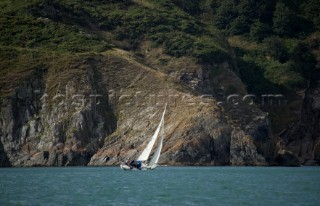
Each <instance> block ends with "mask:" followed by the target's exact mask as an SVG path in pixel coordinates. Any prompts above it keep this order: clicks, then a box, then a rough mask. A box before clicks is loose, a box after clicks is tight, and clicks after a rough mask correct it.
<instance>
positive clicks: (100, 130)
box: [0, 50, 270, 166]
mask: <svg viewBox="0 0 320 206" xmlns="http://www.w3.org/2000/svg"><path fill="white" fill-rule="evenodd" d="M70 61H71V63H70V64H77V65H79V66H76V67H70V68H69V69H68V73H64V74H60V73H57V72H56V71H55V70H54V69H53V68H49V69H48V71H47V73H44V74H41V75H38V76H37V75H36V76H33V77H31V78H29V79H26V81H25V83H24V84H23V85H20V86H19V87H17V88H16V90H15V91H16V93H15V94H14V95H12V96H11V97H10V98H8V99H6V100H5V101H4V102H3V104H2V107H1V121H0V122H1V134H2V135H1V142H2V144H3V148H4V149H3V152H2V153H1V154H5V155H7V157H8V159H9V162H11V164H12V165H13V166H75V165H87V164H89V165H115V164H119V162H121V161H123V160H125V159H127V158H136V157H137V156H138V155H139V153H140V152H141V151H142V150H143V148H144V147H145V146H146V144H147V142H148V141H149V138H150V136H151V135H152V134H153V132H154V130H155V128H156V127H157V124H158V122H159V120H160V116H161V112H162V110H163V106H164V103H165V102H167V103H168V111H167V114H166V116H165V127H166V129H165V139H164V147H163V150H162V155H161V158H160V164H170V165H265V164H266V161H265V157H267V155H268V153H267V152H265V150H263V148H264V144H267V143H268V141H269V140H270V134H269V132H268V131H269V130H268V127H269V124H268V119H267V118H257V117H259V116H263V112H261V111H260V110H259V109H257V108H256V107H255V106H254V105H251V104H247V103H241V104H236V102H235V101H230V98H228V97H227V96H225V95H222V96H221V95H219V94H218V93H219V92H222V93H224V94H225V91H223V89H221V88H226V87H227V86H228V83H227V82H235V84H236V85H237V88H238V90H239V92H240V93H243V95H245V89H244V86H243V85H242V83H241V81H240V80H239V78H238V77H237V75H235V74H234V73H233V72H232V71H231V70H230V68H229V66H228V64H227V63H222V64H221V65H218V64H217V65H196V64H194V63H192V62H189V63H190V64H193V65H191V66H192V68H194V69H193V71H190V69H189V70H188V71H186V70H185V67H184V66H180V67H177V68H175V69H176V71H178V72H177V73H176V74H172V73H170V71H169V70H170V68H167V69H166V68H164V70H163V71H156V70H154V69H153V68H150V67H148V66H146V65H144V64H141V63H139V62H138V61H136V60H135V59H134V57H132V56H131V55H129V53H128V52H125V51H122V50H114V51H113V52H110V53H109V54H105V55H100V56H95V57H94V58H93V57H81V58H80V59H79V58H76V59H71V60H70ZM168 61H175V60H174V59H171V60H168ZM75 62H76V63H75ZM79 62H80V63H79ZM170 64H171V63H170V62H169V64H168V65H170ZM78 67H79V68H78ZM212 67H215V68H220V69H219V71H220V73H219V74H217V75H216V76H215V77H214V78H212V79H210V78H209V73H208V72H209V71H210V70H211V69H212ZM128 69H129V70H130V72H128ZM175 75H178V76H175ZM181 75H182V76H181ZM224 77H226V78H227V80H225V79H224ZM225 81H226V82H225ZM57 82H59V83H60V84H59V85H57V84H56V83H57ZM34 90H37V91H38V93H37V95H35V94H34V92H32V91H34ZM206 92H210V94H208V93H206ZM27 100H28V101H27ZM217 101H222V104H220V106H218V102H217ZM21 102H23V103H24V104H22V103H21ZM115 124H117V126H116V125H115ZM261 142H262V143H261ZM257 143H261V144H257Z"/></svg>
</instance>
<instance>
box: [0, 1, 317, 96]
mask: <svg viewBox="0 0 320 206" xmlns="http://www.w3.org/2000/svg"><path fill="white" fill-rule="evenodd" d="M319 8H320V3H319V1H316V0H306V1H302V0H294V1H288V0H257V1H251V0H240V1H238V0H199V1H194V0H92V1H84V0H30V1H18V0H2V1H0V28H1V30H0V60H1V62H0V75H1V77H0V85H1V94H4V93H6V92H9V91H10V85H17V84H18V83H19V81H20V80H21V79H23V76H26V75H29V74H32V73H33V72H34V71H37V70H39V69H45V68H47V67H49V66H52V65H54V66H55V67H60V65H59V64H64V63H65V62H64V61H63V60H61V61H56V60H55V59H61V58H62V57H65V58H68V57H72V56H78V55H81V54H89V53H93V54H99V53H103V52H105V51H108V50H110V49H111V48H120V49H124V50H127V51H136V50H138V49H139V48H140V47H141V46H142V44H143V43H144V42H146V41H148V42H151V45H152V46H153V47H160V48H162V49H163V51H164V52H165V53H166V54H168V55H170V56H172V57H175V58H180V57H182V56H187V57H190V58H192V59H195V60H196V62H198V63H222V62H225V61H227V62H229V65H232V66H233V67H234V68H235V69H237V71H239V75H240V77H241V79H242V81H243V82H244V83H245V84H246V85H247V89H248V91H249V92H250V93H254V94H256V95H261V94H265V93H275V94H276V93H283V94H293V93H297V91H300V90H303V89H305V88H306V87H307V86H309V85H312V83H313V82H315V81H316V80H317V79H319V78H320V75H319V73H320V72H319V71H318V70H319V69H318V68H317V67H315V64H316V59H315V56H314V54H315V53H314V51H315V50H319V42H320V35H319V29H320V17H319V13H320V9H319ZM226 39H228V40H229V43H228V42H227V41H226ZM230 45H231V47H230ZM232 49H233V50H234V51H235V54H236V55H235V54H234V53H233V52H232ZM318 55H319V53H318ZM142 58H143V55H142ZM160 58H161V57H160ZM235 58H237V59H236V60H237V61H234V60H235ZM159 62H160V63H161V64H166V60H165V59H160V60H159ZM60 68H64V69H67V66H63V67H60ZM214 69H215V68H214ZM214 69H212V70H214ZM218 73H219V71H218V70H216V71H210V75H211V76H214V75H217V74H218ZM10 82H11V83H10ZM12 82H14V83H12ZM227 89H228V93H232V92H235V91H236V88H235V87H234V86H230V87H229V88H227Z"/></svg>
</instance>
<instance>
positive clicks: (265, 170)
mask: <svg viewBox="0 0 320 206" xmlns="http://www.w3.org/2000/svg"><path fill="white" fill-rule="evenodd" d="M0 205H1V206H2V205H3V206H5V205H32V206H33V205H259V206H260V205H320V167H297V168H286V167H158V168H156V169H155V170H152V171H124V170H121V169H120V168H119V167H65V168H0Z"/></svg>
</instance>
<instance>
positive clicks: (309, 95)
mask: <svg viewBox="0 0 320 206" xmlns="http://www.w3.org/2000/svg"><path fill="white" fill-rule="evenodd" d="M319 94H320V82H319V81H317V82H316V83H315V84H313V85H312V86H311V87H310V88H309V89H308V90H307V91H306V92H305V97H304V100H303V104H302V107H301V113H300V121H299V122H297V123H295V124H294V125H293V126H292V128H291V129H290V130H287V131H286V132H285V133H283V134H282V135H281V137H282V138H283V140H284V141H285V146H286V148H287V149H288V150H290V151H292V152H293V153H294V154H296V155H297V157H298V158H299V161H300V164H302V165H319V164H320V161H319V160H320V159H319V143H320V96H319Z"/></svg>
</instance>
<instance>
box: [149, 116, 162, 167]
mask: <svg viewBox="0 0 320 206" xmlns="http://www.w3.org/2000/svg"><path fill="white" fill-rule="evenodd" d="M160 136H161V139H160V142H159V145H158V147H157V150H156V152H155V153H154V155H153V158H152V159H151V161H150V162H149V166H150V168H151V169H154V168H155V167H156V166H157V163H158V160H159V157H160V153H161V149H162V143H163V136H164V119H162V122H161V131H160Z"/></svg>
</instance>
